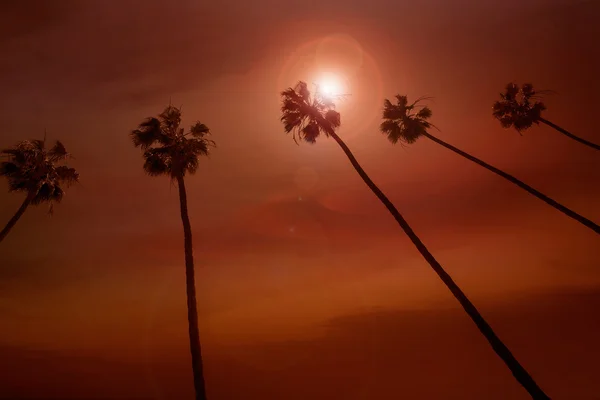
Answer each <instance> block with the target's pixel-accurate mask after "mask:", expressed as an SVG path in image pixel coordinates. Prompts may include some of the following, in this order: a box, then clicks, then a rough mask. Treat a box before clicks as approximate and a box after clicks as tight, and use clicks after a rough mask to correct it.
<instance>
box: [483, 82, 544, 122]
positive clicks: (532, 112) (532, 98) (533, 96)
mask: <svg viewBox="0 0 600 400" xmlns="http://www.w3.org/2000/svg"><path fill="white" fill-rule="evenodd" d="M540 94H542V92H540V91H536V90H535V89H534V88H533V85H532V84H531V83H526V84H524V85H523V86H521V87H520V88H519V86H518V85H517V84H515V83H509V84H508V85H506V89H505V90H504V93H501V94H500V98H501V99H500V100H498V101H496V102H495V103H494V105H493V107H492V114H493V116H494V118H496V119H497V120H498V121H500V124H501V125H502V126H503V127H504V128H511V127H512V128H515V129H516V130H517V132H519V133H521V132H522V131H524V130H526V129H528V128H530V127H531V125H533V124H534V123H535V124H539V122H540V118H541V116H542V115H541V114H542V111H544V110H545V109H546V106H545V105H544V103H542V102H541V101H539V95H540Z"/></svg>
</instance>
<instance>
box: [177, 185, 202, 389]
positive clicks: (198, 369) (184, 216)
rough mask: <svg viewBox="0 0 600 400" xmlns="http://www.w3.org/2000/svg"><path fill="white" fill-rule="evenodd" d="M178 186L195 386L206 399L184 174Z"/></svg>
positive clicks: (190, 228)
mask: <svg viewBox="0 0 600 400" xmlns="http://www.w3.org/2000/svg"><path fill="white" fill-rule="evenodd" d="M177 186H179V204H180V207H181V221H182V222H183V234H184V248H185V280H186V289H187V308H188V326H189V336H190V352H191V353H192V372H193V375H194V388H195V390H196V400H206V388H205V384H204V373H203V367H202V350H201V348H200V331H199V329H198V310H197V307H196V283H195V278H194V253H193V249H192V227H191V225H190V217H189V216H188V209H187V195H186V192H185V184H184V182H183V177H182V176H179V177H177Z"/></svg>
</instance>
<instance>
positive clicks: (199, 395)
mask: <svg viewBox="0 0 600 400" xmlns="http://www.w3.org/2000/svg"><path fill="white" fill-rule="evenodd" d="M180 124H181V110H180V109H178V108H176V107H173V106H170V105H169V106H168V107H167V108H165V110H164V111H163V112H162V113H161V114H160V115H159V116H158V118H148V119H146V120H145V121H144V122H142V123H141V124H140V125H139V126H138V128H137V129H135V130H134V131H133V132H131V140H132V141H133V144H134V146H135V147H140V148H141V149H142V151H143V157H144V170H145V171H146V173H147V174H148V175H150V176H159V175H167V176H169V177H170V178H171V179H172V180H174V181H176V182H177V186H178V188H179V205H180V209H181V210H180V211H181V221H182V223H183V237H184V250H185V276H186V290H187V308H188V328H189V330H188V333H189V339H190V352H191V355H192V372H193V377H194V388H195V391H196V400H206V389H205V383H204V373H203V366H202V351H201V347H200V333H199V329H198V312H197V306H196V285H195V277H194V255H193V249H192V228H191V224H190V218H189V216H188V207H187V195H186V190H185V184H184V178H185V176H186V174H190V175H191V174H193V173H195V172H196V170H197V169H198V159H199V157H200V156H208V153H209V149H210V147H214V146H215V143H214V142H213V141H212V140H211V139H210V138H209V136H210V131H209V129H208V127H207V126H206V125H204V124H202V123H200V122H196V123H195V124H194V125H192V126H191V128H190V130H189V131H187V132H186V131H185V130H184V128H181V127H180Z"/></svg>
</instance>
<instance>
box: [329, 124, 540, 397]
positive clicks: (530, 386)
mask: <svg viewBox="0 0 600 400" xmlns="http://www.w3.org/2000/svg"><path fill="white" fill-rule="evenodd" d="M328 133H329V135H331V136H332V137H333V139H334V140H335V141H336V142H337V143H338V144H339V145H340V147H341V148H342V150H343V151H344V153H346V156H347V157H348V159H349V160H350V162H351V163H352V166H353V167H354V169H355V170H356V172H358V174H359V175H360V177H361V178H362V179H363V181H364V182H365V183H366V184H367V186H368V187H369V188H370V189H371V190H372V191H373V193H375V195H376V196H377V197H378V198H379V200H380V201H381V202H382V203H383V205H384V206H385V207H386V208H387V209H388V211H389V212H390V213H391V214H392V216H393V217H394V219H395V220H396V222H398V225H400V227H401V228H402V230H403V231H404V232H405V233H406V234H407V235H408V237H409V238H410V240H411V241H412V242H413V244H414V245H415V247H416V248H417V250H419V253H421V255H422V256H423V257H424V258H425V260H426V261H427V262H428V263H429V265H430V266H431V268H433V270H434V271H435V273H436V274H437V275H438V276H439V277H440V279H441V280H442V281H443V282H444V284H445V285H446V286H447V287H448V289H450V291H451V292H452V294H453V295H454V297H456V299H457V300H458V302H459V303H460V305H461V306H462V307H463V309H464V310H465V311H466V312H467V314H469V317H471V319H472V320H473V322H475V325H477V328H479V331H480V332H481V333H482V334H483V336H485V338H486V339H487V341H488V342H489V344H490V345H491V346H492V348H493V349H494V351H495V352H496V354H497V355H498V356H499V357H500V358H501V359H502V360H503V361H504V363H505V364H506V366H507V367H508V368H509V369H510V371H511V372H512V374H513V375H514V377H515V378H516V379H517V381H518V382H519V383H520V384H521V385H523V387H524V388H525V390H527V392H529V394H530V395H531V398H532V399H535V400H548V399H550V397H548V396H547V395H546V394H545V393H544V392H543V391H542V389H541V388H540V387H539V386H538V385H537V383H535V381H534V380H533V378H532V377H531V376H530V375H529V373H528V372H527V371H526V370H525V368H523V367H522V366H521V364H519V362H518V361H517V359H516V358H515V357H514V356H513V355H512V353H511V352H510V350H509V349H508V348H507V347H506V345H504V343H502V341H501V340H500V338H499V337H498V336H496V333H495V332H494V331H493V330H492V328H491V327H490V326H489V325H488V323H487V322H486V321H485V319H483V317H482V316H481V314H479V311H477V309H476V308H475V306H474V305H473V303H471V301H470V300H469V299H468V298H467V296H466V295H465V294H464V293H463V291H462V290H461V289H460V288H459V287H458V285H457V284H456V283H455V282H454V281H453V280H452V278H451V277H450V275H448V273H447V272H446V271H445V270H444V268H443V267H442V266H441V265H440V263H439V262H437V260H436V259H435V258H434V257H433V255H432V254H431V253H430V252H429V250H428V249H427V247H425V245H424V244H423V242H422V241H421V239H419V237H418V236H417V235H416V234H415V232H414V231H413V230H412V228H411V227H410V225H409V224H408V222H406V220H405V219H404V218H403V217H402V215H400V213H399V212H398V210H397V209H396V207H394V205H393V204H392V202H391V201H389V200H388V198H387V197H386V196H385V195H384V194H383V192H382V191H381V190H380V189H379V188H378V187H377V186H376V185H375V184H374V183H373V181H372V180H371V178H369V176H368V175H367V174H366V172H365V171H364V170H363V169H362V167H361V166H360V165H359V164H358V161H356V158H354V155H353V154H352V152H351V151H350V149H349V148H348V146H346V144H345V143H344V142H343V141H342V139H341V138H340V137H339V136H338V135H337V134H336V133H335V132H333V131H332V132H328Z"/></svg>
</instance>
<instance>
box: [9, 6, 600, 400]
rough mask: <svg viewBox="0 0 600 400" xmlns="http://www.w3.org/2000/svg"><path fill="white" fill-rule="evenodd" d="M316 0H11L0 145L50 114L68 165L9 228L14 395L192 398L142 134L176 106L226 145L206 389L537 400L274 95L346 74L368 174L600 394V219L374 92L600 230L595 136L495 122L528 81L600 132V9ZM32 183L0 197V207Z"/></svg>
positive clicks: (557, 387)
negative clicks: (425, 102)
mask: <svg viewBox="0 0 600 400" xmlns="http://www.w3.org/2000/svg"><path fill="white" fill-rule="evenodd" d="M51 3H52V4H51ZM309 5H310V4H308V3H306V2H300V1H297V0H291V1H289V2H275V1H272V0H257V1H254V2H242V1H240V0H226V1H219V2H200V1H193V0H177V1H170V2H167V1H164V0H121V1H119V2H117V1H102V0H57V1H54V2H47V1H43V0H14V1H8V2H7V4H3V7H2V10H1V11H0V13H1V15H2V17H3V18H2V20H3V22H2V24H0V51H1V53H2V54H3V55H4V56H3V57H2V58H1V59H0V83H1V87H2V91H3V93H2V96H1V97H0V121H1V123H2V136H1V140H0V146H2V147H8V146H11V145H13V144H14V143H16V142H17V141H18V140H21V139H25V138H35V137H37V138H40V137H41V136H42V135H43V133H44V129H47V132H48V138H49V139H52V140H54V139H60V140H62V141H63V142H64V143H65V145H66V146H67V148H68V150H69V151H71V152H72V153H73V154H74V156H75V159H74V160H73V161H72V165H73V166H75V167H76V168H77V169H78V170H79V171H80V173H81V184H80V185H78V186H77V187H74V188H71V189H70V190H69V191H68V193H67V196H66V197H65V199H64V201H63V203H61V204H60V205H59V206H57V207H56V208H55V215H54V216H53V217H51V218H50V217H48V216H47V215H46V211H47V209H46V208H45V207H44V206H41V207H37V208H32V209H30V210H28V211H27V213H26V214H25V216H24V217H23V218H22V219H21V220H20V221H19V223H18V224H17V226H16V227H15V228H14V229H13V231H12V232H11V234H10V235H9V236H8V237H7V239H6V240H5V241H4V242H3V243H2V245H1V247H0V371H2V373H0V398H2V399H4V398H7V399H8V398H11V399H16V398H19V399H20V398H22V399H35V398H37V399H51V398H52V399H59V398H60V399H100V398H102V399H133V398H135V399H169V400H170V399H183V398H186V396H187V398H189V396H190V394H191V391H192V381H191V371H190V368H189V367H190V362H189V355H188V353H187V346H188V345H187V337H186V335H187V333H186V332H187V331H186V319H185V318H186V314H185V313H186V310H185V287H184V269H183V267H184V265H183V243H182V242H183V238H182V228H181V222H180V219H179V210H178V206H179V202H178V198H177V191H176V190H175V187H174V186H173V185H172V184H170V182H169V180H168V179H167V178H149V177H146V176H144V173H143V171H142V168H141V165H142V159H141V156H140V154H139V151H138V150H136V149H134V148H133V146H132V145H131V143H130V141H129V138H128V132H129V131H130V130H131V129H133V128H135V127H136V125H137V124H138V123H139V122H140V121H142V120H143V119H144V118H145V117H148V116H151V115H155V114H157V113H159V112H160V111H162V109H163V108H164V106H165V105H167V104H168V102H169V99H171V101H172V102H173V104H175V105H182V107H183V113H184V122H185V123H186V124H187V125H189V124H191V123H192V122H194V121H196V120H200V121H202V122H204V123H205V124H207V125H208V126H209V127H210V128H211V130H212V131H213V134H214V139H215V140H216V141H217V143H218V148H217V149H216V150H215V151H214V152H213V154H212V156H211V157H210V159H205V160H202V162H201V167H200V169H199V171H198V173H197V174H196V175H195V176H193V177H190V178H189V179H188V181H187V182H188V183H187V188H188V201H189V203H190V204H189V206H190V215H191V219H192V224H193V228H194V249H195V256H196V268H197V271H198V275H197V280H198V282H197V286H198V290H199V296H198V301H199V305H198V306H199V312H200V324H201V336H202V341H203V346H204V350H205V353H206V360H205V363H206V370H207V372H206V374H207V381H208V391H209V396H210V398H211V400H218V399H223V400H225V399H236V398H243V399H248V400H254V399H289V400H296V399H306V398H311V399H314V400H322V399H323V400H324V399H338V398H339V399H346V400H358V399H378V400H379V399H382V400H383V399H398V398H407V399H415V400H418V399H461V400H462V399H467V400H469V399H482V398H486V399H508V398H510V399H526V398H527V396H526V394H525V392H524V390H522V389H521V388H520V387H519V386H518V385H517V383H516V382H515V381H514V380H513V378H512V377H511V375H510V373H509V372H508V370H506V369H505V368H504V366H503V364H502V363H501V361H500V360H499V359H498V358H497V357H496V356H495V355H494V353H493V352H492V350H491V349H490V348H489V346H488V345H487V343H486V342H485V341H484V339H483V338H482V337H481V336H480V335H479V333H478V332H477V331H476V329H475V327H474V326H473V324H472V323H471V321H469V320H468V318H467V317H466V315H464V313H463V312H462V311H461V310H460V309H459V308H458V305H457V304H456V301H455V300H454V299H453V298H452V297H451V296H450V294H449V292H448V291H447V289H446V288H445V287H444V286H443V285H442V284H441V283H440V282H439V281H438V278H437V277H436V276H435V275H434V273H433V272H432V271H431V270H430V269H429V267H428V265H427V264H426V263H425V262H424V260H422V258H421V257H420V255H419V254H418V253H417V251H416V250H415V249H414V247H413V246H412V244H411V243H410V242H409V241H408V239H407V238H406V237H405V236H404V234H403V233H402V231H401V230H400V229H399V227H398V226H397V225H396V223H395V222H394V221H393V220H392V219H391V218H390V216H389V215H388V213H387V211H386V210H385V208H384V207H383V206H381V205H380V204H379V202H378V201H377V199H376V198H375V197H374V196H373V194H372V193H371V192H370V191H369V190H368V189H367V188H366V186H365V185H364V183H363V182H362V181H361V180H360V178H359V177H358V176H357V174H356V173H355V171H354V170H353V169H352V167H351V166H350V164H349V163H348V161H347V159H346V158H345V156H344V155H343V153H342V152H341V151H340V149H339V148H338V147H336V145H335V143H333V142H332V141H329V140H326V139H325V138H323V139H322V140H320V141H319V142H318V143H317V144H316V145H314V146H311V145H308V144H302V145H300V146H296V145H295V144H294V142H293V141H292V139H291V137H286V135H285V134H284V133H283V130H282V127H281V125H280V123H279V121H278V117H279V101H280V100H279V97H278V92H279V91H281V90H282V89H284V88H286V87H288V86H291V85H293V84H295V83H296V82H297V81H298V80H299V79H302V80H306V81H308V82H311V81H312V80H314V79H318V76H319V75H320V74H321V73H327V72H331V71H334V72H338V73H340V74H342V75H343V76H344V77H345V78H346V85H347V89H348V90H349V91H350V92H351V93H352V96H350V97H349V98H348V99H347V100H345V101H344V102H343V104H341V105H340V108H339V110H340V112H341V113H342V127H341V129H340V135H341V136H342V137H343V138H344V139H345V140H346V141H347V144H348V145H349V146H350V148H351V149H352V150H353V151H354V153H355V155H356V157H357V158H358V159H359V161H360V162H361V163H362V165H363V167H364V168H365V170H366V171H367V172H368V173H369V174H370V176H371V177H372V178H373V180H374V181H375V182H376V183H377V184H378V185H380V187H381V188H382V189H383V190H384V191H385V192H386V194H387V195H388V197H389V198H390V199H391V200H392V201H393V202H394V203H395V205H396V206H397V208H398V209H399V210H400V212H401V213H403V214H404V216H405V217H406V218H407V219H408V221H409V222H410V223H411V225H412V226H413V227H414V229H415V230H416V231H417V233H418V234H419V235H420V237H421V238H422V239H423V240H424V242H425V243H426V244H427V245H428V246H429V248H430V250H431V251H432V252H433V253H434V254H435V256H436V257H437V258H438V260H439V261H440V262H441V263H442V265H444V267H445V268H446V269H447V270H448V271H449V272H450V273H451V274H452V275H453V277H455V279H456V280H457V281H458V283H459V284H460V285H461V287H462V288H463V289H464V290H465V292H466V293H467V294H468V295H469V296H470V297H471V299H472V300H473V301H474V303H475V304H476V305H477V306H478V307H479V308H480V311H481V312H482V313H483V314H484V316H485V317H486V318H488V319H489V322H490V323H491V325H492V326H493V327H494V328H496V329H497V332H498V334H499V335H500V336H501V338H503V339H504V340H505V342H506V343H507V344H508V346H509V347H510V348H511V349H512V350H513V352H514V353H515V354H516V356H517V358H518V359H519V360H520V361H521V362H522V363H523V364H525V366H526V367H527V368H528V369H529V370H530V372H531V373H532V375H533V376H534V377H535V379H536V380H537V381H538V383H539V384H540V385H541V386H542V387H543V388H544V389H545V390H546V391H547V392H548V393H549V394H550V395H551V396H553V398H557V399H558V398H564V399H569V400H577V399H598V396H599V394H600V383H598V380H597V379H596V378H597V376H599V375H600V364H599V363H598V354H600V344H599V343H598V340H597V337H598V335H599V334H600V317H599V314H598V312H597V310H598V308H599V307H600V250H599V247H598V238H597V236H596V235H594V233H593V232H591V231H590V230H589V229H586V228H585V227H583V226H581V225H580V224H578V223H576V222H575V221H573V220H571V219H569V218H567V217H566V216H564V215H562V214H560V213H559V212H557V211H556V210H554V209H552V208H550V207H549V206H547V205H545V204H544V203H542V202H540V201H539V200H537V199H535V198H533V197H531V196H529V195H528V194H526V193H525V192H524V191H522V190H520V189H518V188H516V187H513V186H512V185H510V184H509V183H508V182H505V181H504V180H502V179H500V178H499V177H496V176H495V175H493V174H491V173H490V172H488V171H485V170H483V169H481V168H479V167H477V166H476V165H474V164H472V163H470V162H468V161H466V160H464V159H462V158H461V157H459V156H457V155H455V154H453V153H451V152H449V151H448V150H446V149H443V148H441V147H439V146H437V145H436V144H434V143H428V142H426V141H422V142H418V143H416V144H414V145H411V146H410V147H406V148H402V147H400V146H392V145H391V144H390V143H389V142H388V141H387V139H386V138H385V137H384V136H383V135H381V134H380V133H378V131H377V127H378V123H379V118H380V112H381V108H382V101H383V99H384V98H386V97H388V98H389V97H392V96H394V95H395V94H396V93H402V94H407V95H408V96H410V98H416V97H417V96H420V95H429V96H433V97H434V102H433V103H432V104H431V107H432V108H433V112H434V115H433V122H434V123H435V124H436V126H437V127H439V129H440V132H438V133H437V135H438V136H439V137H440V138H442V139H444V140H447V141H448V142H450V143H452V144H454V145H456V146H458V147H460V148H461V149H463V150H465V151H467V152H470V153H471V154H473V155H475V156H478V157H481V158H482V159H484V160H486V161H488V162H490V163H492V164H494V165H495V166H497V167H500V168H502V169H504V170H505V171H507V172H509V173H511V174H514V175H516V176H517V177H519V178H521V179H522V180H524V181H525V182H527V183H529V184H531V185H532V186H534V187H535V188H537V189H539V190H541V191H543V192H544V193H546V194H548V195H550V196H551V197H553V198H555V199H556V200H558V201H560V202H562V203H563V204H565V205H567V206H569V207H572V208H574V209H575V210H577V211H578V212H580V213H581V214H583V215H585V216H587V217H588V218H590V219H592V220H594V221H596V222H597V221H600V207H598V204H600V203H599V202H600V185H599V184H598V182H600V159H599V158H598V156H597V154H594V151H593V150H591V149H588V148H586V147H584V146H582V145H580V144H578V143H576V142H573V141H571V140H569V139H567V138H565V137H564V136H562V135H560V134H558V133H557V132H554V131H552V130H550V129H549V128H546V127H534V128H533V129H531V130H530V131H528V132H526V133H525V134H524V136H522V137H521V136H519V135H518V134H517V133H516V132H514V131H511V130H504V129H502V128H500V127H499V124H498V123H497V122H496V121H495V120H493V118H492V117H491V113H490V111H491V104H492V102H493V101H494V100H495V99H496V97H497V95H498V93H499V92H500V91H501V90H502V88H503V86H504V85H505V84H506V83H507V82H509V81H516V82H519V83H522V82H526V81H531V82H533V83H534V84H535V85H536V87H539V88H547V89H552V90H555V91H556V92H557V94H556V95H552V96H549V97H548V98H547V99H546V101H545V102H546V104H547V106H548V111H547V114H546V117H547V118H548V119H550V120H551V121H553V122H555V123H557V124H559V125H562V126H564V127H566V128H568V129H570V130H571V131H573V132H574V133H576V134H578V135H580V136H582V137H585V138H587V139H589V140H592V141H595V142H599V141H600V134H599V133H598V129H597V126H596V125H595V124H593V123H592V121H593V118H594V115H595V112H596V110H597V108H598V105H599V101H598V93H599V92H600V80H599V79H598V71H599V70H600V52H598V44H597V40H596V39H595V38H597V37H600V25H599V24H598V23H597V19H598V15H600V2H598V1H569V0H526V1H524V0H506V1H503V2H497V1H491V0H480V1H477V2H475V1H467V0H457V1H453V2H449V1H442V0H424V1H419V2H416V1H413V2H405V1H391V0H373V1H369V2H358V1H341V0H335V1H331V0H330V1H321V2H319V3H318V4H317V3H315V7H307V6H309ZM422 140H425V139H422ZM21 201H22V197H21V196H20V195H18V194H8V193H0V221H2V222H0V223H4V222H3V221H7V220H8V219H9V218H10V217H11V216H12V214H13V213H14V212H15V211H16V209H17V208H18V206H19V204H20V202H21ZM3 396H5V397H3Z"/></svg>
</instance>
